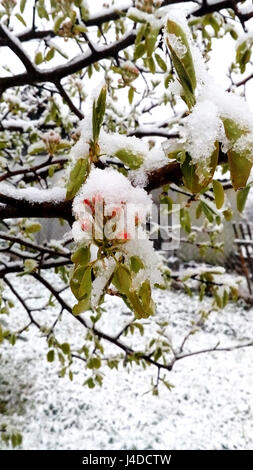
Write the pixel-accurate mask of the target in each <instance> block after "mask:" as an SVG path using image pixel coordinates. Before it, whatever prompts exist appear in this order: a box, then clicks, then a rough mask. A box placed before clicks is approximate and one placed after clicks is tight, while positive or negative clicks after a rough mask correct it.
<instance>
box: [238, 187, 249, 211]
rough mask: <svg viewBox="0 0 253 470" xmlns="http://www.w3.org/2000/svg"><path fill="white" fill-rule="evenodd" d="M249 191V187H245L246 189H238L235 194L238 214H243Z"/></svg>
mask: <svg viewBox="0 0 253 470" xmlns="http://www.w3.org/2000/svg"><path fill="white" fill-rule="evenodd" d="M249 190H250V186H246V188H243V189H240V191H238V193H237V197H236V204H237V210H238V211H239V212H243V210H244V207H245V204H246V201H247V197H248V194H249Z"/></svg>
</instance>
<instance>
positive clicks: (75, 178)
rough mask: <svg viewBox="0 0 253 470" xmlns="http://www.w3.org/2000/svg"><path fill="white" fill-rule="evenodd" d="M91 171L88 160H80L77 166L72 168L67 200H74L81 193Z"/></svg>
mask: <svg viewBox="0 0 253 470" xmlns="http://www.w3.org/2000/svg"><path fill="white" fill-rule="evenodd" d="M89 171H90V163H89V160H88V159H87V158H79V160H77V162H76V164H75V166H74V167H73V168H72V170H71V172H70V175H69V181H68V184H67V193H66V198H67V199H68V200H69V199H73V197H74V196H75V195H76V193H77V192H78V191H79V189H80V187H81V186H82V184H83V183H84V182H85V180H86V178H87V176H88V174H89Z"/></svg>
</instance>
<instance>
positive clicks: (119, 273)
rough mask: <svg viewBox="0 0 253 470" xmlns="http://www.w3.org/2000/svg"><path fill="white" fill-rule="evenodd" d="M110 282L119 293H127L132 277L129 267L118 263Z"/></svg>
mask: <svg viewBox="0 0 253 470" xmlns="http://www.w3.org/2000/svg"><path fill="white" fill-rule="evenodd" d="M112 283H113V284H114V286H115V287H116V289H118V291H119V292H120V293H122V294H128V293H129V290H130V288H131V286H132V278H131V273H130V271H129V269H128V268H127V267H126V266H123V265H121V264H120V265H119V266H118V268H116V270H115V272H114V275H113V278H112Z"/></svg>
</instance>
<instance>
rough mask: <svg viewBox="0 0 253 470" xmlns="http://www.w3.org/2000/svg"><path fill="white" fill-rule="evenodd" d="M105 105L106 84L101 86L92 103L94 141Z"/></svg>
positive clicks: (102, 117)
mask: <svg viewBox="0 0 253 470" xmlns="http://www.w3.org/2000/svg"><path fill="white" fill-rule="evenodd" d="M105 107H106V86H104V87H103V88H102V90H101V91H100V94H99V97H98V99H97V101H94V103H93V114H92V129H93V140H94V142H95V143H96V142H97V141H98V137H99V133H100V129H101V126H102V124H103V119H104V114H105Z"/></svg>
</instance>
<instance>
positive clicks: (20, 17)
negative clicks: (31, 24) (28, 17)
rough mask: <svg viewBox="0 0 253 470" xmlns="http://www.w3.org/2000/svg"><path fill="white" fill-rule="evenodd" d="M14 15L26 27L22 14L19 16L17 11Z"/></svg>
mask: <svg viewBox="0 0 253 470" xmlns="http://www.w3.org/2000/svg"><path fill="white" fill-rule="evenodd" d="M15 16H16V18H17V19H18V20H19V21H20V22H21V23H22V24H23V25H24V26H25V27H27V24H26V22H25V20H24V18H23V16H21V15H20V14H19V13H16V15H15Z"/></svg>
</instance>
